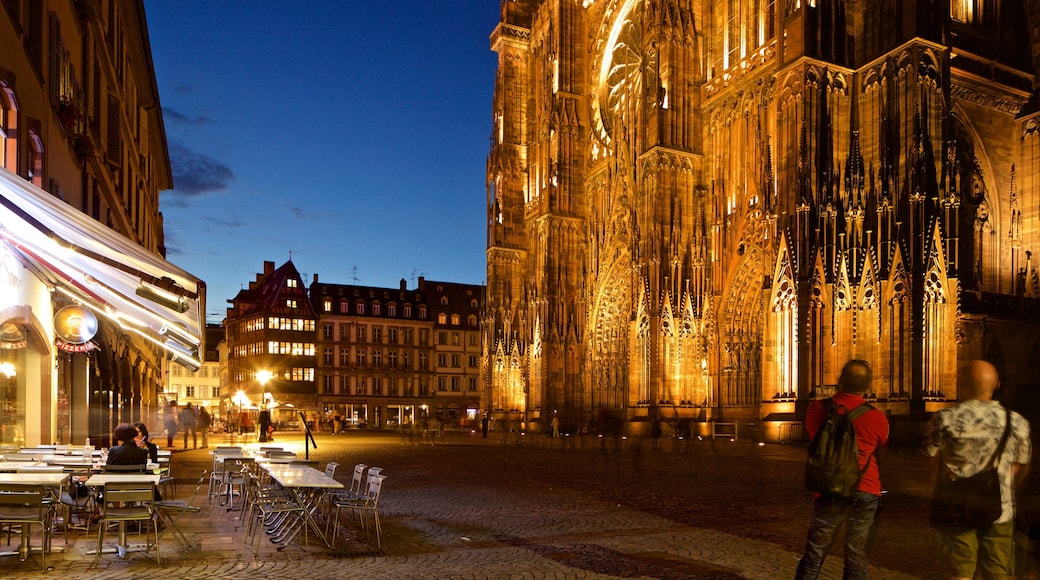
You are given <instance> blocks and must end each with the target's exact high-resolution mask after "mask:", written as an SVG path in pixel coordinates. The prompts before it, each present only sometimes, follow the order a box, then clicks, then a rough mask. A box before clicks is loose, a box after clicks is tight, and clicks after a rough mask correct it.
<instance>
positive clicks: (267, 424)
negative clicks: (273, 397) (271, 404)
mask: <svg viewBox="0 0 1040 580" xmlns="http://www.w3.org/2000/svg"><path fill="white" fill-rule="evenodd" d="M259 422H260V433H259V437H258V440H259V441H260V442H261V443H266V442H267V441H268V439H269V438H270V436H271V433H273V432H274V426H273V425H271V412H270V411H268V410H267V409H263V410H261V411H260V420H259Z"/></svg>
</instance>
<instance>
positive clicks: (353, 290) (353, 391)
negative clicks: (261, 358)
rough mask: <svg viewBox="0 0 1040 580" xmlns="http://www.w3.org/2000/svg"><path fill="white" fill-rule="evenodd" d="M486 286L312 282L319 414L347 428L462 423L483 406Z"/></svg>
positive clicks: (472, 417)
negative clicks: (482, 327) (411, 286)
mask: <svg viewBox="0 0 1040 580" xmlns="http://www.w3.org/2000/svg"><path fill="white" fill-rule="evenodd" d="M483 290H484V289H483V287H482V286H477V285H469V284H458V283H452V282H435V281H429V280H426V279H425V278H423V277H420V278H419V283H418V286H417V287H416V288H415V289H412V290H409V289H408V288H407V284H406V283H405V281H404V280H402V281H401V284H400V286H399V287H398V288H380V287H372V286H358V285H346V284H329V283H324V282H319V281H318V276H317V275H315V276H314V281H313V283H312V284H311V287H310V296H311V302H312V304H313V306H314V309H315V311H317V312H318V316H319V320H318V339H317V349H316V350H317V378H318V380H317V384H318V388H319V392H318V399H319V401H320V406H321V415H322V419H323V420H324V421H326V422H330V421H332V420H334V418H335V417H337V416H338V417H340V418H341V420H342V421H343V424H344V425H345V426H346V427H347V428H349V427H361V426H364V427H371V428H388V427H389V428H396V427H409V426H413V425H416V424H423V423H424V422H425V424H426V425H433V424H435V423H436V422H438V421H439V422H440V423H441V424H443V425H445V426H451V427H455V426H465V425H468V424H470V423H471V422H472V421H475V419H476V417H477V415H478V413H479V412H480V409H481V401H480V389H479V384H480V381H479V377H480V363H479V361H480V353H481V348H480V339H481V335H480V327H479V323H480V312H481V308H482V306H483Z"/></svg>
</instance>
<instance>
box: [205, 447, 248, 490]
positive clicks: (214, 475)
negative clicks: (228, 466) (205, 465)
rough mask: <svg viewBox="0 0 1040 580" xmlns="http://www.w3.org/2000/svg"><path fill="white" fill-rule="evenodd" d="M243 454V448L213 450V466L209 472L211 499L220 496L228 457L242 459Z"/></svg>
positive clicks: (218, 448)
mask: <svg viewBox="0 0 1040 580" xmlns="http://www.w3.org/2000/svg"><path fill="white" fill-rule="evenodd" d="M242 453H243V452H242V448H241V447H217V448H216V449H214V450H213V466H212V467H211V468H210V470H209V496H210V498H213V497H215V496H217V495H220V491H221V484H223V483H224V460H225V459H226V458H228V457H241V456H242ZM211 501H212V500H211Z"/></svg>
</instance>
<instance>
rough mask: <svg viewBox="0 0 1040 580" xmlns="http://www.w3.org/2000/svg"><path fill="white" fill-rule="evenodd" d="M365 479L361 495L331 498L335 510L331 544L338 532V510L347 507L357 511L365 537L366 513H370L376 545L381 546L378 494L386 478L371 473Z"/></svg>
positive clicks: (366, 526) (367, 530) (381, 529)
mask: <svg viewBox="0 0 1040 580" xmlns="http://www.w3.org/2000/svg"><path fill="white" fill-rule="evenodd" d="M373 469H375V468H373ZM369 471H371V470H369ZM367 479H368V487H367V491H366V492H365V494H364V496H363V497H359V498H356V499H333V501H332V506H333V508H334V510H335V511H334V515H333V519H334V520H335V521H336V528H335V529H334V530H333V532H332V543H333V544H335V542H336V538H337V537H338V534H339V511H340V510H341V509H349V510H352V511H354V512H357V513H358V515H359V517H360V520H361V529H362V530H365V537H366V538H368V537H369V528H368V525H367V520H368V518H367V515H366V514H372V527H373V528H374V529H375V532H376V547H377V548H381V547H382V540H381V536H382V531H383V528H382V526H381V524H380V523H379V496H380V495H381V494H382V490H383V481H384V480H385V479H386V476H385V475H372V476H370V477H368V478H367Z"/></svg>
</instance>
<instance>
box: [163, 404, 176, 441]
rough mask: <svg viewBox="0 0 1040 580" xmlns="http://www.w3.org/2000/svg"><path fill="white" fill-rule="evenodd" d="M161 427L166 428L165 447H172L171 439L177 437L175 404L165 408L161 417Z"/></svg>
mask: <svg viewBox="0 0 1040 580" xmlns="http://www.w3.org/2000/svg"><path fill="white" fill-rule="evenodd" d="M163 426H164V427H166V446H167V447H173V438H174V437H176V436H177V429H178V427H179V425H177V403H175V402H174V403H170V404H169V406H167V407H166V413H165V416H164V417H163Z"/></svg>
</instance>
